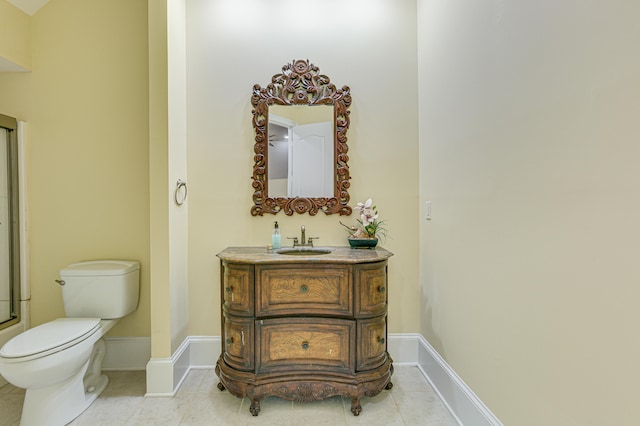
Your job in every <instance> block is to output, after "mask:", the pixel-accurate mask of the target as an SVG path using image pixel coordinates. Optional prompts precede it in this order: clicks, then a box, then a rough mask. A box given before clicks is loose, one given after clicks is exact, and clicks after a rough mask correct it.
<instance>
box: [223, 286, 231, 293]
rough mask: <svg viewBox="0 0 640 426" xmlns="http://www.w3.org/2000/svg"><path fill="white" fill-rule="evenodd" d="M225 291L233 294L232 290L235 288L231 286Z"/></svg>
mask: <svg viewBox="0 0 640 426" xmlns="http://www.w3.org/2000/svg"><path fill="white" fill-rule="evenodd" d="M225 290H226V291H227V293H231V290H233V288H232V287H231V286H229V287H227V288H225Z"/></svg>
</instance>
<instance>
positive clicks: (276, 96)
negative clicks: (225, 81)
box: [251, 60, 351, 216]
mask: <svg viewBox="0 0 640 426" xmlns="http://www.w3.org/2000/svg"><path fill="white" fill-rule="evenodd" d="M251 105H252V106H253V110H252V114H253V127H254V129H255V134H256V136H255V145H254V148H253V150H254V157H253V158H254V165H253V184H252V186H253V189H254V193H253V202H254V205H253V207H251V214H252V215H253V216H262V215H263V214H264V213H271V214H276V213H278V212H279V211H280V210H283V211H284V212H285V214H286V215H288V216H291V215H293V213H294V212H296V213H307V212H308V213H309V214H310V215H312V216H314V215H315V214H317V213H318V211H322V212H324V213H325V214H334V213H338V214H340V215H350V214H351V207H349V206H348V205H347V204H348V203H349V191H348V189H349V179H350V178H351V176H350V175H349V165H348V161H349V156H348V155H347V151H348V149H349V148H348V146H347V129H348V128H349V106H350V105H351V93H350V89H349V87H348V86H343V87H342V89H336V86H335V85H334V84H333V83H331V82H330V80H329V77H327V76H326V75H323V74H320V73H319V68H318V67H316V66H315V65H313V64H311V63H309V60H294V61H293V62H292V63H290V64H286V65H285V66H283V67H282V73H280V74H275V75H274V76H273V77H272V78H271V83H270V84H269V85H267V87H265V88H262V87H260V85H258V84H256V85H254V86H253V95H252V96H251ZM270 105H294V106H304V105H308V106H313V105H329V106H331V105H333V129H334V131H333V132H334V138H333V139H334V140H333V148H334V196H333V197H331V198H306V197H295V198H284V197H277V198H271V197H269V188H268V173H269V172H268V167H267V165H268V164H269V163H268V152H269V150H268V148H269V138H268V123H269V106H270Z"/></svg>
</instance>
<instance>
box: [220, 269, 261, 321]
mask: <svg viewBox="0 0 640 426" xmlns="http://www.w3.org/2000/svg"><path fill="white" fill-rule="evenodd" d="M222 267H223V269H224V276H223V282H222V300H223V301H224V303H223V305H222V308H223V309H224V311H225V312H228V313H230V314H233V315H240V316H253V306H254V302H253V300H254V287H253V274H254V266H253V265H244V264H234V263H232V264H227V262H223V263H222Z"/></svg>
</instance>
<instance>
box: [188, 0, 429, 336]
mask: <svg viewBox="0 0 640 426" xmlns="http://www.w3.org/2000/svg"><path fill="white" fill-rule="evenodd" d="M365 5H366V7H365ZM301 8H304V10H313V11H314V12H313V14H312V17H313V19H311V16H310V15H307V14H304V13H303V14H301V13H300V10H301ZM187 46H188V48H187V89H188V104H187V107H188V132H187V134H188V162H189V201H188V202H189V232H190V234H189V285H190V292H189V297H190V299H189V311H190V322H189V334H191V335H219V334H220V310H219V307H218V304H219V286H218V281H219V264H218V259H217V258H216V257H215V254H216V253H218V252H219V251H221V250H222V249H224V248H225V247H227V246H242V245H245V246H246V245H259V246H262V245H264V246H266V245H267V244H270V242H271V230H272V228H273V222H274V220H278V222H279V223H280V229H281V231H282V234H283V241H284V242H285V244H290V243H289V241H288V240H286V239H285V238H286V237H293V236H299V234H300V226H301V225H303V224H304V225H305V226H306V228H307V235H308V236H318V237H320V240H318V243H317V244H319V245H345V244H346V237H347V233H346V231H345V230H344V229H343V228H342V227H341V226H340V225H339V223H338V221H339V220H343V221H347V222H352V221H355V216H353V215H352V216H350V217H338V216H335V215H333V216H325V215H324V214H322V213H320V214H319V215H318V216H315V217H311V216H309V215H295V216H291V217H289V216H286V215H284V214H282V213H280V214H278V215H276V216H273V215H266V216H264V217H252V216H251V215H250V209H251V206H252V201H251V200H252V198H251V197H252V188H251V180H250V177H251V174H252V170H253V169H252V166H253V143H254V140H253V136H254V135H253V128H252V126H251V118H252V116H251V103H250V97H251V90H252V87H253V85H254V84H256V83H258V84H260V85H263V86H266V85H267V84H268V83H269V82H270V81H271V76H272V75H274V74H276V73H279V72H281V70H282V66H283V65H285V64H286V63H288V62H290V61H292V60H293V59H309V60H310V61H311V62H312V63H314V64H315V65H317V66H318V67H319V68H320V72H322V73H324V74H327V75H328V76H329V77H330V78H331V81H332V82H333V83H335V84H336V85H337V86H339V87H341V86H342V85H348V86H350V87H351V93H352V95H353V104H352V106H351V120H352V121H351V128H350V130H349V133H348V137H349V150H350V151H349V154H350V169H351V173H352V176H353V178H352V179H351V184H352V186H351V189H350V193H351V200H352V203H351V205H354V204H355V203H356V202H358V201H365V200H366V199H367V198H368V197H373V199H374V201H375V202H376V204H377V206H378V208H379V211H380V214H381V216H382V218H383V219H385V220H387V221H388V224H389V229H390V235H391V238H390V239H389V240H387V242H386V243H384V247H385V248H387V249H389V250H390V251H392V252H394V253H395V256H394V257H393V258H392V259H391V261H390V269H389V271H390V288H391V292H390V297H389V299H390V309H389V311H390V313H389V330H390V331H391V332H394V333H397V332H417V331H418V325H419V311H418V309H419V306H418V302H419V300H418V298H417V297H416V295H417V294H418V293H419V288H418V263H417V262H418V254H417V248H418V238H417V237H418V232H417V215H418V159H417V155H418V136H417V101H418V100H417V93H416V83H417V74H416V72H417V71H416V55H415V52H416V26H415V3H414V2H413V1H401V2H396V1H394V2H390V1H384V0H375V1H371V0H369V1H366V2H365V1H337V0H336V1H326V0H313V1H311V0H306V1H303V2H300V1H295V0H281V1H278V2H275V3H274V2H268V3H266V2H264V1H259V0H252V1H246V2H237V1H233V0H217V1H204V0H192V1H189V2H187Z"/></svg>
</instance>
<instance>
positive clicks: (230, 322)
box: [222, 316, 254, 371]
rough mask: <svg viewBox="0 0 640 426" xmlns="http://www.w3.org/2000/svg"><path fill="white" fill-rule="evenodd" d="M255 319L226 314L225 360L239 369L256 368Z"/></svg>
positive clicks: (223, 342) (223, 337)
mask: <svg viewBox="0 0 640 426" xmlns="http://www.w3.org/2000/svg"><path fill="white" fill-rule="evenodd" d="M253 333H254V321H253V319H250V318H248V319H245V318H229V317H227V316H224V335H223V336H222V348H223V351H224V360H225V362H226V363H227V364H229V365H230V366H232V367H234V368H237V369H238V370H246V371H251V370H253V368H254V352H253V343H254V334H253Z"/></svg>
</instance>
